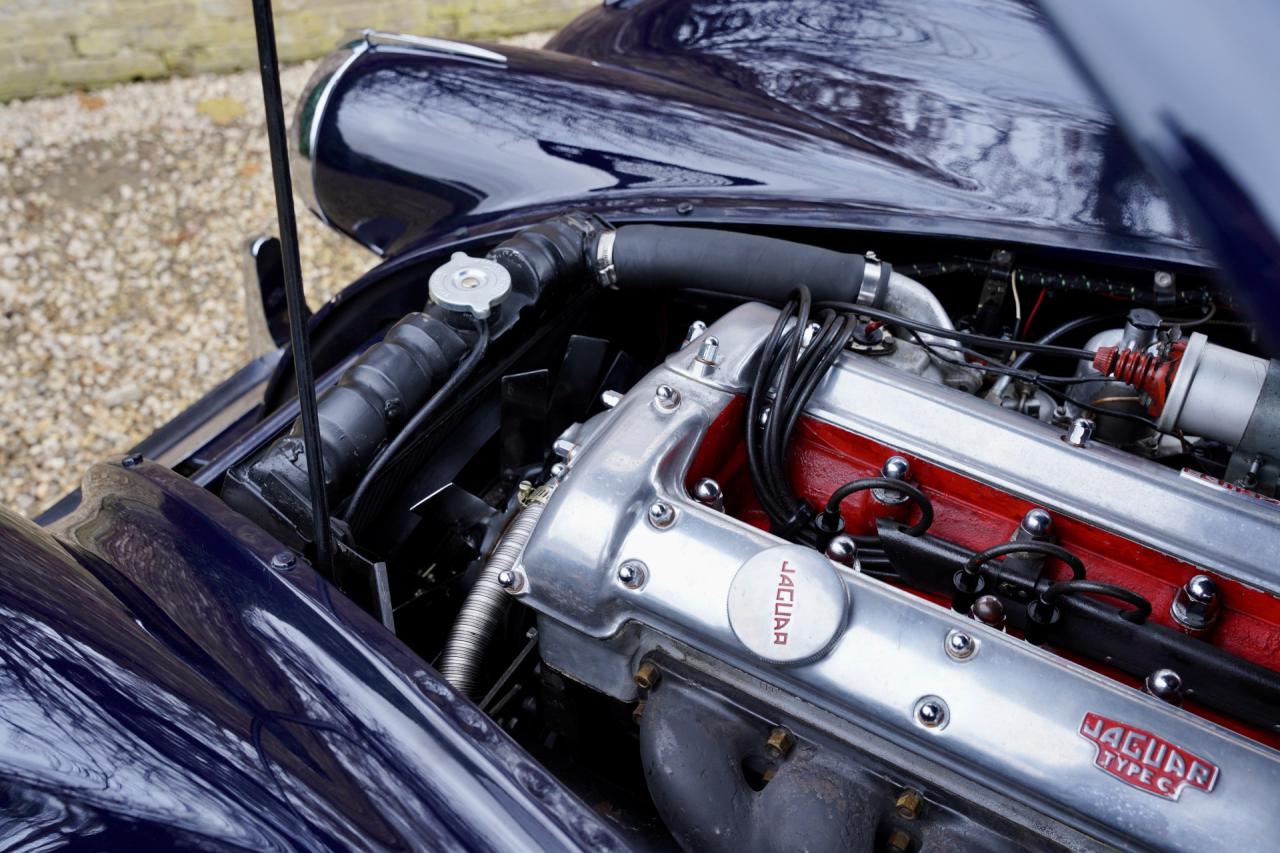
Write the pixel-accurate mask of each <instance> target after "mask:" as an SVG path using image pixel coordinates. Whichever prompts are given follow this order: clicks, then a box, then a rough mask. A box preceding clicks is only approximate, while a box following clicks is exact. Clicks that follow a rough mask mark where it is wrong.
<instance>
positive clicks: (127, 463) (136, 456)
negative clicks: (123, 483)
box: [120, 453, 142, 468]
mask: <svg viewBox="0 0 1280 853" xmlns="http://www.w3.org/2000/svg"><path fill="white" fill-rule="evenodd" d="M141 462H142V454H141V453H130V454H129V455H128V456H126V457H125V458H123V459H121V460H120V464H121V465H123V466H124V467H125V468H132V467H133V466H135V465H138V464H140V463H141Z"/></svg>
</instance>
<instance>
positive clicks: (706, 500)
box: [693, 477, 724, 512]
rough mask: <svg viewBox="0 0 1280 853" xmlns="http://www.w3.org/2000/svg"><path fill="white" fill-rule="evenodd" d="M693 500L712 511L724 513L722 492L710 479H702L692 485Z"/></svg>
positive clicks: (718, 485) (717, 484)
mask: <svg viewBox="0 0 1280 853" xmlns="http://www.w3.org/2000/svg"><path fill="white" fill-rule="evenodd" d="M693 499H694V500H695V501H697V502H698V503H700V504H702V505H704V506H709V507H711V508H712V509H716V510H720V511H722V512H723V511H724V491H723V490H722V489H721V488H720V484H719V483H717V482H716V481H715V480H713V479H711V478H710V477H703V478H702V479H701V480H699V481H698V482H696V483H694V485H693Z"/></svg>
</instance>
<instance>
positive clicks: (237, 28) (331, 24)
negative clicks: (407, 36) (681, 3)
mask: <svg viewBox="0 0 1280 853" xmlns="http://www.w3.org/2000/svg"><path fill="white" fill-rule="evenodd" d="M595 2H598V0H365V2H358V0H275V2H274V3H273V6H274V8H275V15H276V37H277V39H278V41H279V47H280V56H281V60H282V61H286V62H288V61H297V60H302V59H307V58H310V57H313V56H319V55H321V54H324V53H327V52H328V51H329V50H330V49H332V48H333V46H334V45H335V44H337V43H338V41H339V39H340V38H341V37H342V36H343V34H344V33H346V32H348V31H350V30H355V29H359V28H362V27H374V28H376V29H383V30H390V31H393V32H405V33H413V34H415V35H433V36H443V37H458V38H484V37H490V36H500V35H513V34H516V33H523V32H529V31H532V30H541V29H554V28H556V27H559V26H561V25H562V24H564V23H565V22H566V21H568V20H570V19H571V18H572V17H573V16H574V15H576V14H577V13H578V12H580V11H582V10H583V9H584V8H587V7H589V6H591V5H594V4H595ZM254 63H255V48H254V36H253V17H252V13H251V10H250V2H249V0H0V102H3V101H6V100H9V99H11V98H19V97H26V96H30V95H44V94H53V93H56V92H64V91H68V90H72V89H87V88H92V87H94V86H101V85H105V84H107V83H115V82H119V81H122V80H134V79H146V78H152V77H164V76H168V75H170V74H192V73H196V72H201V71H231V70H234V69H239V68H249V67H252V66H253V65H254Z"/></svg>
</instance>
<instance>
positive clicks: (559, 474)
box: [551, 462, 569, 480]
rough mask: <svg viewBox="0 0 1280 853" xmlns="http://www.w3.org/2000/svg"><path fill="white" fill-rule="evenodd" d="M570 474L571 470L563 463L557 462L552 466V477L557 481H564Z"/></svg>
mask: <svg viewBox="0 0 1280 853" xmlns="http://www.w3.org/2000/svg"><path fill="white" fill-rule="evenodd" d="M568 472H569V468H568V466H566V465H565V464H564V463H563V462H557V463H556V464H554V465H552V466H551V476H552V477H555V478H556V479H557V480H559V479H562V478H563V477H564V475H565V474H567V473H568Z"/></svg>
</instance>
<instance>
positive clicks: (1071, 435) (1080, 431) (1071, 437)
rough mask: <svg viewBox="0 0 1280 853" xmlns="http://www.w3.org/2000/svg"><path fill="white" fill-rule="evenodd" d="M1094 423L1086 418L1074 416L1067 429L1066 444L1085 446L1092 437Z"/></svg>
mask: <svg viewBox="0 0 1280 853" xmlns="http://www.w3.org/2000/svg"><path fill="white" fill-rule="evenodd" d="M1095 426H1096V424H1094V422H1093V421H1091V420H1089V419H1088V418H1076V419H1075V420H1074V421H1072V422H1071V427H1070V428H1069V429H1068V430H1067V444H1070V445H1071V446H1072V447H1085V446H1086V445H1088V443H1089V441H1090V439H1092V438H1093V430H1094V427H1095Z"/></svg>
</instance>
